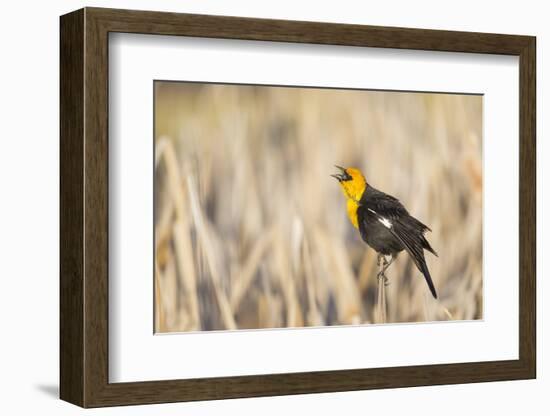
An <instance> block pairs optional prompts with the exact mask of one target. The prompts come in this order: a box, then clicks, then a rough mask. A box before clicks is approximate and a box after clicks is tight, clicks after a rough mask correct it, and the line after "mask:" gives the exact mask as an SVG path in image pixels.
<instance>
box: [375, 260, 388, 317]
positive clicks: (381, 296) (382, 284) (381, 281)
mask: <svg viewBox="0 0 550 416" xmlns="http://www.w3.org/2000/svg"><path fill="white" fill-rule="evenodd" d="M378 266H379V267H380V271H379V272H378V275H377V277H378V298H377V315H378V323H380V324H385V323H386V281H387V277H386V275H385V274H384V273H385V267H386V258H385V257H384V256H381V255H380V256H378Z"/></svg>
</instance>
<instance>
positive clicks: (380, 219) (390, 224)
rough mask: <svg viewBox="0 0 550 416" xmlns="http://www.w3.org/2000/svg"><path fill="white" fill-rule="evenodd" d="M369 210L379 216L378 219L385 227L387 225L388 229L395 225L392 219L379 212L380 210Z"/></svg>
mask: <svg viewBox="0 0 550 416" xmlns="http://www.w3.org/2000/svg"><path fill="white" fill-rule="evenodd" d="M368 210H369V211H370V212H372V213H373V214H374V215H376V216H377V217H378V221H380V222H381V223H382V225H383V226H384V227H386V228H387V229H391V228H392V227H393V224H392V223H391V221H390V220H388V219H387V218H385V217H383V216H382V215H380V214H378V212H376V211H375V210H373V209H370V208H368Z"/></svg>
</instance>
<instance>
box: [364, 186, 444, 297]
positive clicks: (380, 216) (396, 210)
mask: <svg viewBox="0 0 550 416" xmlns="http://www.w3.org/2000/svg"><path fill="white" fill-rule="evenodd" d="M367 189H368V188H367ZM365 194H367V195H366V197H365V198H363V199H362V201H361V202H362V204H364V208H365V210H366V212H367V213H369V215H371V216H374V217H376V219H377V220H378V221H380V222H381V223H382V224H383V225H384V226H385V227H386V228H387V229H388V231H389V232H390V233H391V234H392V235H393V236H394V237H395V238H396V239H398V240H399V241H400V242H401V244H403V246H404V247H405V250H406V251H407V253H409V256H411V259H412V260H413V262H414V264H415V265H416V267H417V268H418V270H420V272H421V273H422V274H423V275H424V278H425V279H426V283H427V284H428V287H429V288H430V292H431V293H432V295H433V297H434V298H436V299H437V293H436V290H435V286H434V284H433V281H432V277H431V275H430V271H429V270H428V265H427V264H426V259H425V258H424V249H426V250H429V251H430V252H432V253H433V254H435V255H436V256H437V253H436V252H435V250H434V249H433V248H432V247H431V246H430V243H428V241H427V240H426V238H425V237H424V233H425V232H426V231H431V230H430V229H429V228H428V227H427V226H426V225H424V224H423V223H421V222H420V221H418V220H417V219H416V218H414V217H412V216H411V215H410V214H409V213H408V211H407V210H406V208H405V207H404V206H403V205H402V204H401V202H399V200H398V199H397V198H394V197H393V196H391V195H388V194H385V193H383V192H380V191H378V190H376V189H374V188H372V189H371V190H370V195H368V193H367V192H365Z"/></svg>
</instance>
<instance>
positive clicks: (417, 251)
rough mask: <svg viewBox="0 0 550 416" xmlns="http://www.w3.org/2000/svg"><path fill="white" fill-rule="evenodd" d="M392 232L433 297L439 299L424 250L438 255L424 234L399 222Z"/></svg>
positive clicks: (394, 225)
mask: <svg viewBox="0 0 550 416" xmlns="http://www.w3.org/2000/svg"><path fill="white" fill-rule="evenodd" d="M390 232H391V233H392V234H393V235H394V236H395V237H397V238H398V239H399V241H401V243H402V244H403V246H404V247H405V250H407V253H409V255H410V256H411V258H412V260H413V261H414V264H415V265H416V267H417V268H418V270H420V272H421V273H422V274H423V275H424V278H425V279H426V283H427V284H428V287H429V288H430V292H432V295H433V297H434V298H435V299H437V292H436V291H435V286H434V282H433V281H432V277H431V276H430V271H429V270H428V265H427V264H426V259H425V258H424V249H427V250H429V251H431V252H432V253H434V254H435V255H436V256H437V254H436V252H435V250H434V249H433V248H432V247H431V246H430V244H429V243H428V241H427V240H426V239H425V238H424V235H423V232H422V231H421V230H414V229H411V228H410V227H407V226H404V225H403V224H402V223H400V222H397V221H396V222H395V223H394V224H393V227H391V228H390Z"/></svg>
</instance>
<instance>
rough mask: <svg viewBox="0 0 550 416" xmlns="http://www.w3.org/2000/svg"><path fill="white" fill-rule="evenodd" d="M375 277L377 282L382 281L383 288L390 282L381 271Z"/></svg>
mask: <svg viewBox="0 0 550 416" xmlns="http://www.w3.org/2000/svg"><path fill="white" fill-rule="evenodd" d="M376 277H377V278H378V282H380V280H382V281H383V283H384V286H388V285H389V284H390V280H389V279H388V277H387V276H386V275H385V274H384V272H383V271H381V272H379V273H378V274H377V275H376Z"/></svg>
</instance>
